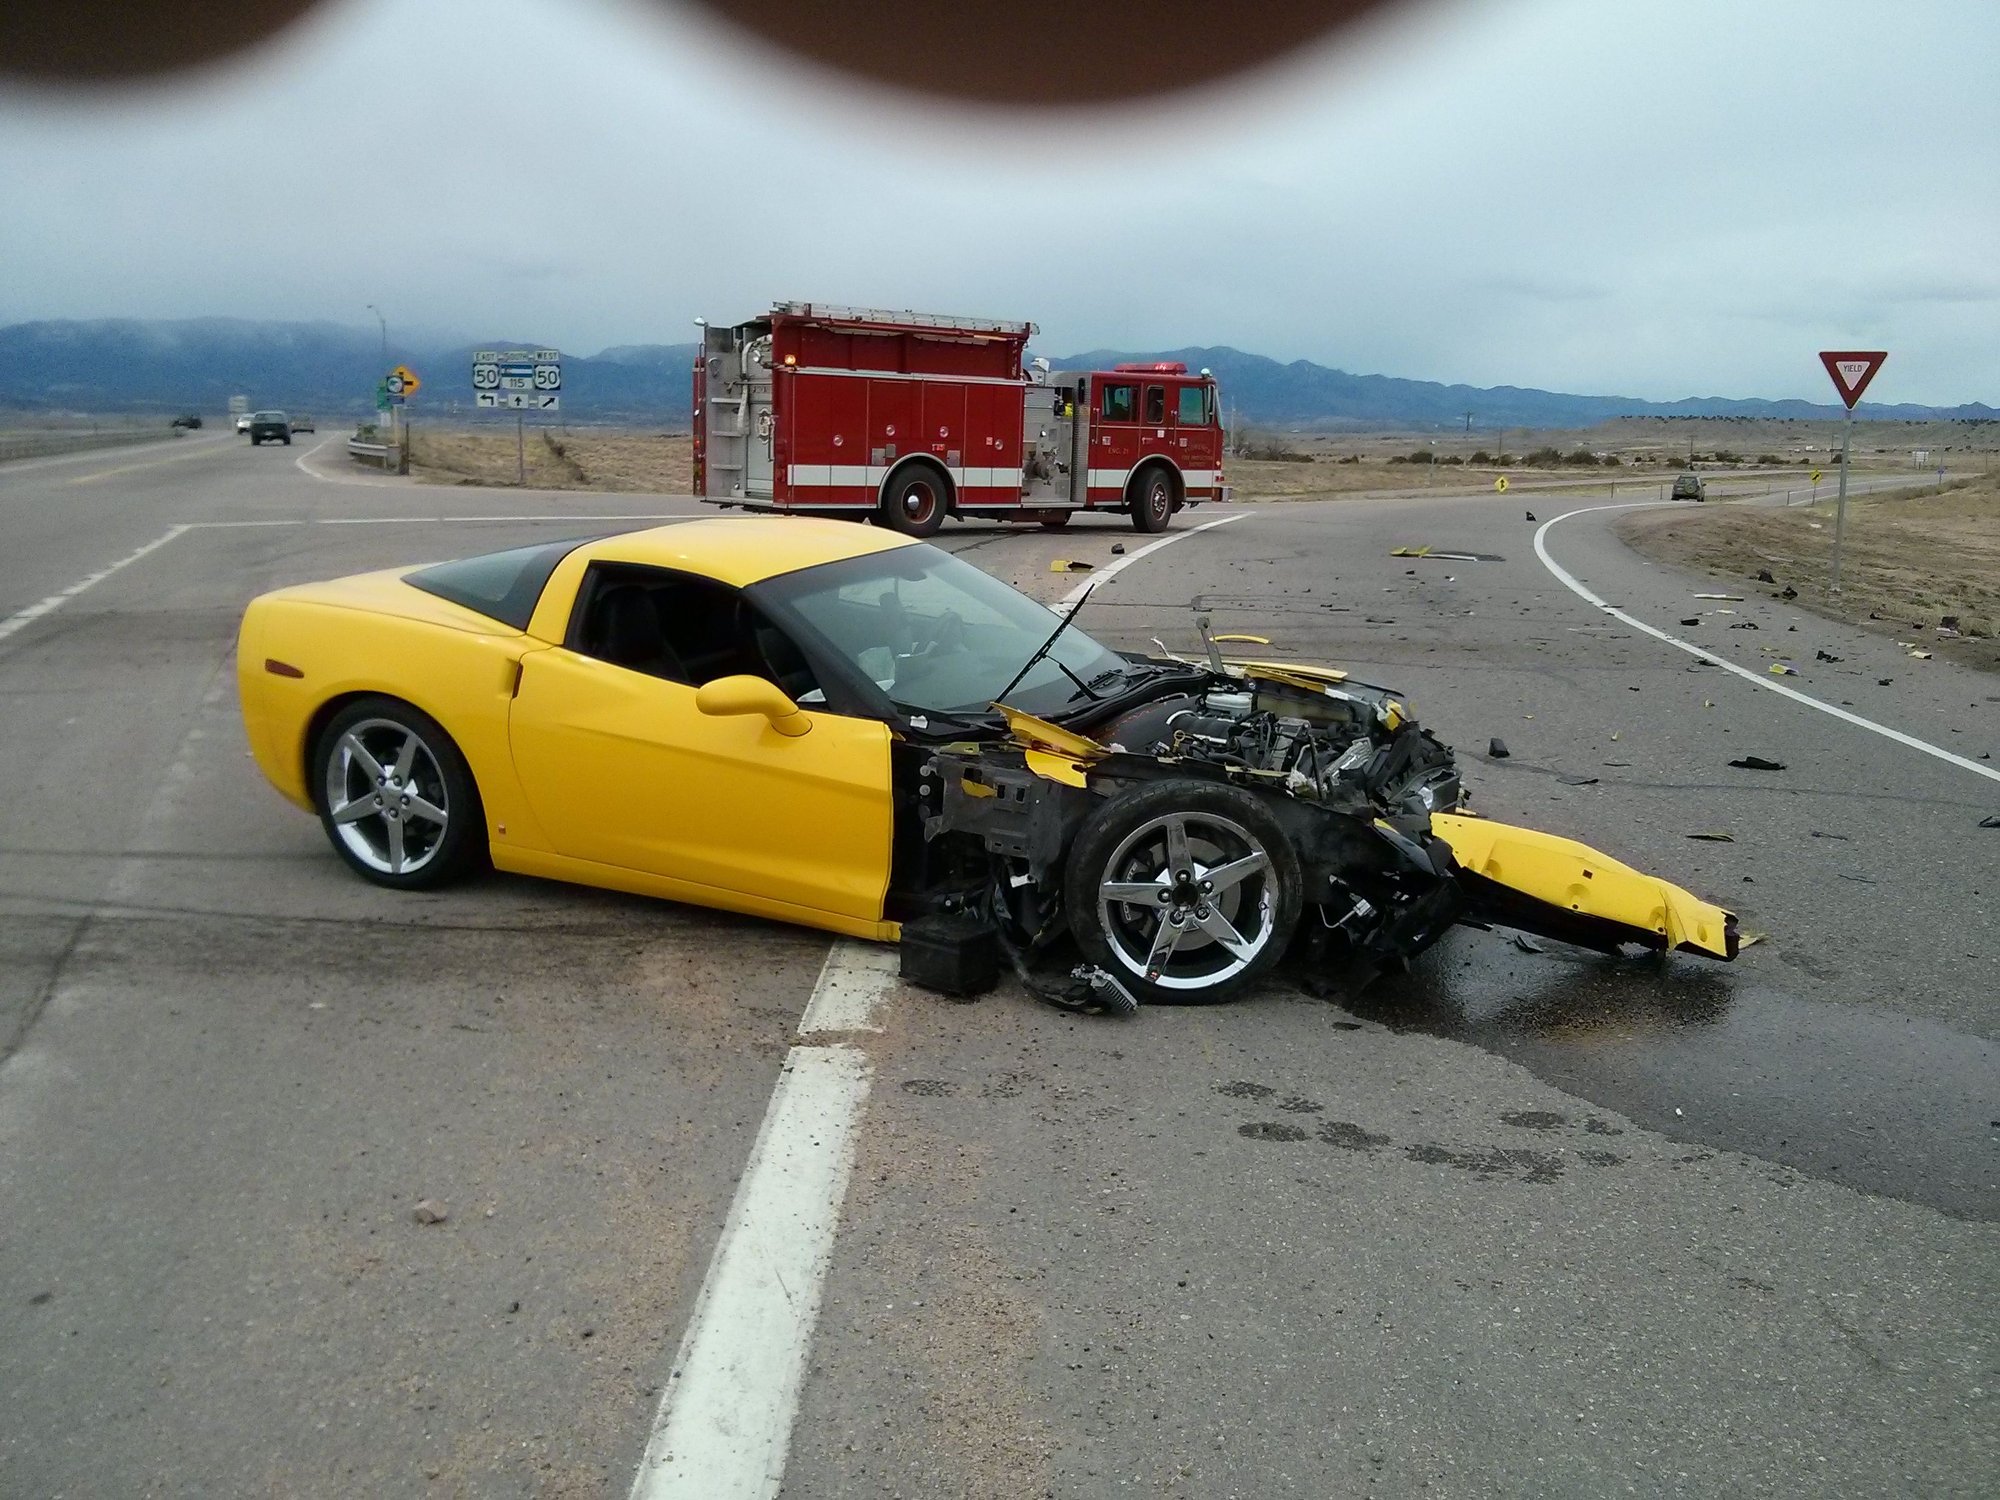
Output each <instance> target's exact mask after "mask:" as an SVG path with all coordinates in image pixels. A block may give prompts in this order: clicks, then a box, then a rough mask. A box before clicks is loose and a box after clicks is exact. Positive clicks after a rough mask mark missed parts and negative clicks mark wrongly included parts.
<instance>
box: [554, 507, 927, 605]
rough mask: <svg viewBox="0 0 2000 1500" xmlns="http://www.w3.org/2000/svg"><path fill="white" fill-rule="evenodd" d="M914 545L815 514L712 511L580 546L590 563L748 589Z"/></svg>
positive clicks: (888, 533) (880, 530) (870, 528)
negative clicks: (693, 576)
mask: <svg viewBox="0 0 2000 1500" xmlns="http://www.w3.org/2000/svg"><path fill="white" fill-rule="evenodd" d="M915 545H917V543H916V540H915V538H913V537H907V536H902V535H900V534H898V533H896V532H893V531H888V530H885V529H883V528H881V527H878V526H857V525H855V524H854V522H852V521H832V520H825V519H822V518H819V517H814V516H740V517H738V516H714V517H710V518H707V519H704V520H700V521H683V522H680V523H679V524H677V525H672V526H655V527H652V528H650V529H648V530H645V531H628V532H624V533H622V534H621V535H618V536H609V537H604V538H601V539H600V540H598V541H595V542H588V543H586V544H584V545H583V546H582V547H579V548H578V549H577V551H578V552H580V553H583V554H585V555H586V556H588V558H589V559H590V560H591V561H593V562H623V563H637V564H640V565H642V566H647V567H655V568H677V569H680V570H682V571H684V572H689V573H700V574H702V575H703V576H705V577H708V578H713V579H716V580H718V581H719V582H722V583H727V584H730V585H732V586H733V587H735V588H747V587H749V586H750V585H751V584H753V583H761V582H762V581H763V580H765V579H766V578H776V577H777V576H779V575H780V574H782V573H796V572H798V571H799V570H800V569H801V568H813V567H817V566H819V565H820V564H821V563H829V562H841V561H844V560H845V559H847V558H850V557H865V556H867V555H868V554H869V553H872V552H889V551H893V550H894V549H896V548H898V547H911V546H915Z"/></svg>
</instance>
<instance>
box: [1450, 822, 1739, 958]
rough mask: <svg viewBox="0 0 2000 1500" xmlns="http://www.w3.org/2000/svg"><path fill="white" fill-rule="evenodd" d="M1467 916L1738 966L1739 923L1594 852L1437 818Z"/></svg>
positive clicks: (1562, 841) (1609, 946)
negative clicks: (1735, 961) (1453, 862)
mask: <svg viewBox="0 0 2000 1500" xmlns="http://www.w3.org/2000/svg"><path fill="white" fill-rule="evenodd" d="M1431 830H1432V832H1434V833H1435V834H1436V835H1437V836H1438V837H1439V838H1441V839H1443V840H1444V841H1445V842H1446V843H1447V844H1449V845H1450V846H1451V852H1452V855H1453V857H1454V858H1456V860H1457V861H1458V877H1457V878H1458V884H1459V887H1460V889H1461V890H1462V891H1463V892H1464V893H1465V897H1466V900H1467V903H1468V907H1469V910H1468V912H1467V915H1468V916H1471V917H1473V918H1475V919H1477V920H1484V921H1490V922H1493V923H1496V924H1498V925H1500V926H1503V927H1514V928H1519V929H1521V930H1522V931H1524V932H1532V933H1536V934H1539V935H1541V936H1543V937H1550V938H1554V939H1556V940H1557V941H1559V942H1565V943H1575V944H1577V945H1578V946H1580V947H1584V948H1595V949H1598V950H1599V951H1602V952H1611V951H1614V950H1616V949H1617V948H1619V947H1621V946H1623V945H1625V944H1628V943H1630V944H1638V945H1642V946H1644V947H1648V948H1653V949H1658V950H1665V949H1670V948H1671V949H1674V950H1676V951H1678V952H1681V953H1698V954H1702V955H1705V956H1706V957H1709V958H1719V959H1724V960H1728V959H1733V958H1735V957H1736V950H1737V944H1738V934H1737V927H1736V916H1735V913H1733V912H1729V911H1725V910H1723V909H1722V908H1721V907H1719V906H1714V905H1711V904H1710V903H1709V902H1706V901H1703V900H1702V899H1700V898H1699V897H1698V896H1695V895H1693V894H1692V893H1690V892H1688V891H1685V890H1682V889H1681V888H1680V887H1679V886H1677V885H1675V884H1673V883H1672V882H1671V881H1666V880H1661V879H1660V878H1659V877H1657V876H1654V875H1647V874H1645V873H1644V872H1643V871H1639V870H1635V869H1633V868H1632V867H1631V866H1630V865H1626V864H1621V863H1620V862H1619V861H1617V860H1615V859H1613V858H1611V856H1610V855H1608V854H1603V853H1600V852H1599V851H1597V850H1595V849H1592V848H1591V847H1589V846H1588V845H1587V844H1579V843H1577V842H1576V841H1575V840H1574V839H1566V838H1562V837H1559V836H1558V835H1556V834H1552V833H1538V832H1536V831H1535V830H1534V829H1532V828H1515V827H1513V826H1511V825H1509V824H1506V823H1495V822H1492V821H1490V820H1488V819H1486V818H1475V817H1468V816H1466V815H1464V814H1461V813H1434V814H1432V816H1431Z"/></svg>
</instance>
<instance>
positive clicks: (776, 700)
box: [694, 674, 812, 739]
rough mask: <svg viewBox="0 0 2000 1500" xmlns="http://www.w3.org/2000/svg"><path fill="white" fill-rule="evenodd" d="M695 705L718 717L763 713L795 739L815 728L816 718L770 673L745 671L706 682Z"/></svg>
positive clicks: (778, 728) (696, 697)
mask: <svg viewBox="0 0 2000 1500" xmlns="http://www.w3.org/2000/svg"><path fill="white" fill-rule="evenodd" d="M694 706H695V707H696V708H698V709H700V710H701V711H702V712H703V713H705V714H707V715H709V716H710V717H711V718H717V719H727V718H734V717H736V716H738V715H741V714H762V715H763V716H764V717H765V718H766V719H769V720H770V721H771V727H772V728H773V729H775V730H777V731H778V733H780V734H784V735H790V736H792V737H793V738H794V739H796V738H797V737H798V736H799V735H802V734H804V733H805V732H806V731H807V730H809V729H811V728H812V720H811V719H809V718H807V717H806V716H805V715H804V714H802V713H800V712H799V706H798V704H796V703H794V702H792V700H791V699H790V698H788V697H786V696H785V690H784V689H783V688H781V687H779V686H778V685H777V684H776V683H775V682H772V681H771V680H770V679H769V678H766V677H751V676H749V675H747V674H745V675H739V676H736V677H718V678H716V679H715V680H714V681H712V682H704V683H703V684H702V685H701V686H700V687H698V688H696V689H695V693H694Z"/></svg>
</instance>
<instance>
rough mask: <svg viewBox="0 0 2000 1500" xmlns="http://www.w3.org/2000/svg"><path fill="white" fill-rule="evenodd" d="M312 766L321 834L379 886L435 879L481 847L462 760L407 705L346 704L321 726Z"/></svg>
mask: <svg viewBox="0 0 2000 1500" xmlns="http://www.w3.org/2000/svg"><path fill="white" fill-rule="evenodd" d="M314 764H315V767H316V775H317V779H318V787H317V791H318V794H319V805H320V821H321V822H322V823H323V824H324V825H325V828H326V832H327V837H328V838H329V839H331V840H332V841H333V846H334V848H335V849H336V850H338V851H339V853H340V855H341V857H342V858H343V859H345V860H346V861H347V862H348V864H350V865H351V866H353V867H354V869H355V870H356V871H358V872H359V873H360V874H362V875H365V876H367V877H368V878H369V879H370V880H373V881H376V882H377V883H378V884H382V885H390V886H405V887H416V886H429V885H435V884H437V883H439V882H441V881H443V880H447V879H449V878H450V877H451V876H453V875H455V874H457V873H458V872H459V870H460V869H461V868H462V867H463V866H464V864H465V863H466V861H467V860H468V859H469V858H470V857H471V856H472V855H473V854H474V853H476V852H477V850H479V849H480V848H483V847H484V838H485V827H484V823H485V816H484V813H483V812H482V810H481V809H480V806H479V794H478V792H477V791H476V790H475V789H474V787H473V784H472V774H471V772H470V771H469V770H468V769H467V767H466V764H465V760H464V757H463V756H461V755H460V754H459V750H458V747H457V746H456V745H454V744H453V743H452V741H451V737H450V736H449V735H447V734H446V733H445V732H444V730H443V729H442V728H441V727H439V725H438V724H437V722H436V721H435V720H433V719H432V718H430V717H429V716H428V715H426V714H423V713H420V712H418V711H417V710H416V709H414V708H411V707H410V706H409V705H408V704H405V703H399V702H397V701H396V700H394V699H387V698H368V699H362V700H360V701H358V702H355V703H353V704H350V705H349V706H348V707H347V708H346V709H345V710H343V711H342V712H341V713H339V714H337V715H335V716H334V718H333V720H332V721H331V722H330V723H328V724H327V726H326V727H325V729H324V730H323V731H322V732H321V734H320V736H319V741H318V745H317V748H316V752H315V755H314Z"/></svg>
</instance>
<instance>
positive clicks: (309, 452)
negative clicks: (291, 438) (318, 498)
mask: <svg viewBox="0 0 2000 1500" xmlns="http://www.w3.org/2000/svg"><path fill="white" fill-rule="evenodd" d="M339 435H340V434H338V433H334V432H329V433H328V434H327V435H326V436H325V437H323V438H321V439H320V440H319V441H318V442H316V443H314V444H313V445H312V446H311V447H310V448H308V449H306V451H305V452H303V453H301V454H299V455H298V457H296V458H294V459H293V460H292V462H293V463H294V464H296V465H298V470H299V472H300V473H301V474H304V475H305V476H306V477H307V478H309V479H326V475H324V474H316V473H314V472H313V471H312V470H311V469H308V468H307V467H306V460H307V459H309V458H311V457H312V456H313V455H314V454H315V453H317V452H319V450H320V449H322V448H324V447H325V446H326V445H327V444H328V443H330V442H332V441H333V440H334V439H335V438H336V437H338V436H339ZM333 482H334V481H332V480H330V479H327V483H328V484H332V483H333Z"/></svg>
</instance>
